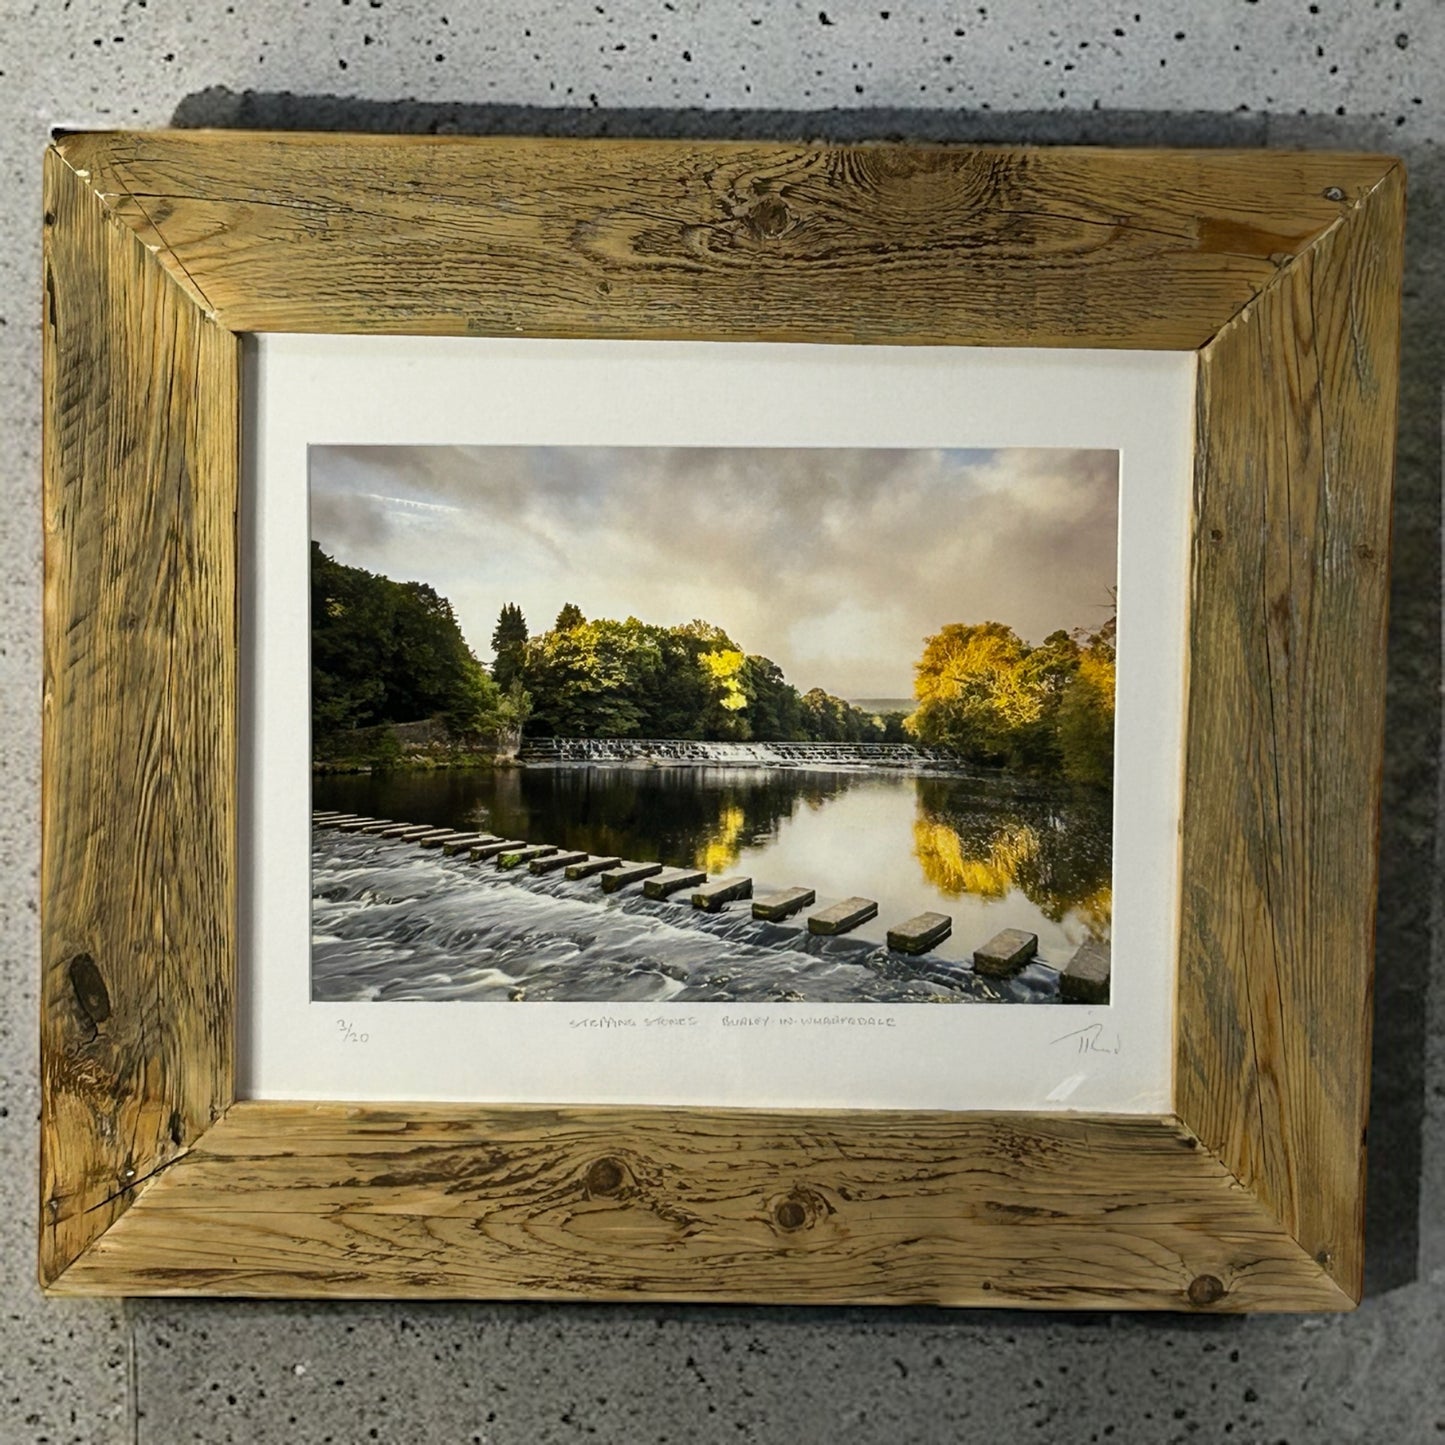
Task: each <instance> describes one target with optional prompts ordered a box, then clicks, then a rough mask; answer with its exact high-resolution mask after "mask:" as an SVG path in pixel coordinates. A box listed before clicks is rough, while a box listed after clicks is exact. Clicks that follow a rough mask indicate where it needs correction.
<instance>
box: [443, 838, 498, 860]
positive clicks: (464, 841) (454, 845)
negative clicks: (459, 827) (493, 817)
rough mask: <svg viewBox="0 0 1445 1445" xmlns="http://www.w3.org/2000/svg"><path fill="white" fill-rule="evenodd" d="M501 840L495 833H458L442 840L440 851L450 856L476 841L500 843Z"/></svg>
mask: <svg viewBox="0 0 1445 1445" xmlns="http://www.w3.org/2000/svg"><path fill="white" fill-rule="evenodd" d="M503 841H504V840H503V839H501V838H499V837H497V835H496V834H495V833H459V834H458V835H457V836H456V837H455V838H446V839H444V840H443V841H442V852H443V853H445V854H446V855H447V857H448V858H450V857H451V856H452V855H453V854H454V853H460V852H462V850H463V849H465V848H470V847H472V846H473V845H474V844H477V843H501V842H503Z"/></svg>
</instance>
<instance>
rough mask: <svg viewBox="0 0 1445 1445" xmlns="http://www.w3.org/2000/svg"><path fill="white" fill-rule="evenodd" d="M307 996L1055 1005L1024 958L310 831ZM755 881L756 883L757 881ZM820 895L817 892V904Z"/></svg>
mask: <svg viewBox="0 0 1445 1445" xmlns="http://www.w3.org/2000/svg"><path fill="white" fill-rule="evenodd" d="M311 863H312V896H313V907H312V933H313V942H312V996H313V997H314V998H315V999H317V1000H326V1001H350V1000H361V999H379V1000H388V1001H394V1000H405V999H430V1000H442V999H456V1000H463V999H470V1000H483V1001H491V1000H498V1001H503V1002H505V1001H552V1002H560V1001H567V1002H590V1001H595V1002H604V1001H605V1002H613V1003H615V1002H627V1001H635V1002H664V1001H668V1000H677V1001H680V1002H690V1003H700V1002H708V1001H716V1002H739V1001H753V1002H788V1001H793V1002H798V1001H806V1002H818V1003H874V1002H895V1003H896V1002H919V1003H925V1002H936V1003H945V1002H946V1003H964V1002H990V1001H992V1002H1017V1003H1042V1002H1051V1001H1056V999H1057V982H1058V980H1057V974H1056V973H1055V972H1054V971H1053V970H1052V969H1050V968H1047V967H1045V966H1043V965H1041V964H1031V965H1029V966H1028V967H1027V968H1025V969H1024V971H1023V972H1022V973H1020V974H1019V975H1017V976H1016V977H1015V978H1013V979H1009V980H993V979H989V980H985V979H981V978H978V977H976V976H975V975H974V974H973V973H972V971H971V970H969V969H968V968H966V967H964V966H962V965H960V964H959V963H956V962H946V961H943V960H938V959H933V960H930V959H928V958H920V959H916V960H911V961H904V960H903V959H901V958H900V957H899V956H898V955H896V954H890V953H889V952H888V950H887V949H886V948H884V947H883V946H881V944H880V943H879V942H877V941H876V939H875V940H870V939H868V938H861V939H860V938H858V937H856V936H845V937H842V938H818V937H813V936H811V935H809V934H808V933H807V932H806V931H805V930H804V929H803V928H802V927H800V926H798V925H796V924H789V925H778V924H771V923H765V922H762V921H760V920H756V919H754V918H752V916H751V912H750V910H749V908H748V906H747V904H745V903H743V904H738V905H735V906H733V907H732V908H730V909H729V910H728V911H726V912H723V913H719V914H705V913H702V912H700V911H698V910H696V909H694V908H692V907H691V905H690V904H689V903H688V902H687V901H686V895H680V896H681V897H682V898H683V901H682V902H655V901H653V900H650V899H645V898H643V897H642V894H641V890H640V889H638V888H636V887H633V888H630V889H627V890H625V891H623V892H621V893H615V894H605V893H603V892H602V890H601V888H600V887H599V886H598V884H597V882H596V880H595V879H591V880H577V881H575V882H569V881H567V880H565V879H564V878H562V877H560V876H559V875H557V874H549V875H546V876H544V877H534V876H532V875H531V874H529V873H527V872H526V871H525V870H519V871H510V872H503V871H501V870H498V869H497V868H495V867H494V866H492V865H491V864H489V863H473V862H470V861H469V860H468V859H466V858H464V857H450V858H449V857H445V856H444V855H442V854H440V853H439V852H436V851H432V850H426V851H423V850H421V849H418V848H416V847H415V846H414V845H407V844H403V843H397V842H391V841H384V840H380V839H375V838H369V837H361V836H358V835H355V834H351V835H347V834H338V833H335V832H330V831H322V830H318V831H317V832H315V833H314V834H313V838H312V851H311ZM758 887H759V891H760V892H761V891H763V889H762V884H761V883H760V884H759V885H758ZM820 901H821V900H820Z"/></svg>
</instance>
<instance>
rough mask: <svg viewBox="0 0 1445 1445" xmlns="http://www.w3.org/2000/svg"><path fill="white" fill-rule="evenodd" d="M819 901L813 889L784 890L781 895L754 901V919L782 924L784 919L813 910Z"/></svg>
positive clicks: (776, 894)
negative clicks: (803, 911) (804, 910)
mask: <svg viewBox="0 0 1445 1445" xmlns="http://www.w3.org/2000/svg"><path fill="white" fill-rule="evenodd" d="M817 901H818V895H817V894H816V893H815V892H814V891H813V890H812V889H811V888H784V889H783V890H782V891H781V892H780V893H769V894H766V895H765V896H764V897H762V898H755V899H753V917H754V918H766V919H767V920H768V922H769V923H781V922H782V921H783V919H785V918H790V917H792V915H793V914H795V913H801V912H802V910H803V909H805V908H811V907H812V906H813V904H815V903H816V902H817Z"/></svg>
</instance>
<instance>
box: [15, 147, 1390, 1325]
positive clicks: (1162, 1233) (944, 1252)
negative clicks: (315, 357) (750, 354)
mask: <svg viewBox="0 0 1445 1445" xmlns="http://www.w3.org/2000/svg"><path fill="white" fill-rule="evenodd" d="M46 174H47V192H46V206H47V239H46V316H45V367H46V375H45V409H46V439H45V473H46V476H45V487H46V604H45V605H46V644H45V648H46V650H45V669H46V671H45V744H44V767H45V779H44V801H43V818H44V857H43V863H42V895H43V896H42V902H43V907H44V920H43V929H42V936H43V943H42V947H43V958H42V969H43V978H42V989H41V1003H42V1021H41V1029H42V1067H43V1079H42V1088H43V1096H44V1104H43V1118H42V1179H41V1187H42V1200H41V1203H42V1221H41V1234H42V1242H41V1275H42V1279H43V1280H44V1281H45V1282H46V1284H47V1286H48V1287H50V1288H51V1289H53V1290H55V1291H56V1292H63V1293H78V1294H95V1293H100V1294H114V1293H190V1292H206V1293H228V1294H289V1295H363V1296H366V1295H452V1296H467V1297H472V1296H490V1297H511V1298H589V1299H639V1298H647V1299H708V1300H774V1301H780V1302H781V1301H796V1302H815V1303H821V1302H864V1301H878V1302H885V1301H886V1302H914V1303H923V1302H938V1303H948V1304H1012V1305H1022V1304H1027V1305H1039V1306H1049V1307H1069V1306H1102V1307H1110V1308H1114V1307H1138V1308H1194V1309H1209V1310H1226V1311H1234V1310H1256V1309H1334V1308H1346V1307H1348V1305H1349V1304H1350V1302H1351V1300H1352V1298H1353V1297H1354V1296H1355V1295H1356V1294H1357V1293H1358V1288H1359V1281H1360V1245H1361V1197H1360V1179H1361V1177H1362V1167H1363V1156H1362V1143H1361V1130H1362V1127H1363V1122H1364V1109H1365V1094H1364V1090H1365V1083H1366V1077H1367V1073H1366V1067H1365V1063H1366V1050H1367V1048H1368V1029H1369V976H1370V968H1369V957H1370V945H1371V924H1372V916H1371V915H1372V906H1373V878H1374V841H1375V821H1376V809H1377V806H1378V801H1377V800H1378V786H1379V765H1380V741H1381V714H1382V706H1383V704H1382V697H1383V686H1382V682H1383V679H1382V669H1383V652H1384V604H1385V558H1386V554H1387V549H1388V517H1389V474H1390V467H1391V439H1392V428H1393V418H1394V406H1395V369H1396V358H1395V354H1394V350H1395V345H1396V332H1397V308H1398V285H1399V268H1400V254H1399V253H1400V231H1401V226H1400V219H1401V218H1400V205H1401V182H1400V176H1399V172H1398V170H1396V169H1394V168H1393V163H1391V162H1389V161H1387V160H1382V159H1379V158H1370V157H1358V156H1333V155H1313V156H1312V155H1283V154H1271V153H1253V154H1240V153H1228V152H1208V153H1163V152H1117V153H1116V152H1107V151H1077V150H1059V151H1031V150H988V151H980V150H951V149H911V148H902V147H853V148H824V149H816V150H814V149H806V148H802V147H797V146H778V145H758V144H738V145H726V144H718V143H707V142H685V143H676V144H674V143H666V142H647V143H634V142H622V143H619V142H557V141H552V142H548V141H517V140H500V139H482V140H455V139H435V140H434V139H416V138H394V137H338V136H323V137H314V136H275V135H260V136H239V135H235V134H229V135H207V134H203V133H176V134H169V135H166V134H162V135H150V136H144V135H94V136H71V137H67V138H66V139H64V140H63V141H62V142H60V143H59V147H58V148H57V149H56V150H55V151H53V152H52V154H51V155H50V156H48V158H47V172H46ZM280 329H288V330H320V331H337V332H420V333H456V334H460V333H467V332H472V333H477V334H513V333H521V334H530V335H558V336H571V335H590V336H603V337H608V336H615V337H673V336H682V337H701V338H711V339H716V340H740V339H755V338H762V339H779V340H800V341H845V342H848V341H858V342H909V343H918V342H938V343H941V344H969V343H972V344H1001V345H1069V346H1083V345H1099V346H1126V347H1134V348H1141V347H1176V348H1179V347H1182V348H1195V347H1203V348H1204V350H1203V354H1202V356H1201V365H1200V393H1199V404H1198V455H1197V467H1196V479H1195V481H1196V489H1197V496H1196V537H1195V557H1194V577H1193V586H1194V592H1193V601H1192V623H1191V629H1192V630H1191V647H1192V657H1191V663H1190V701H1189V712H1188V728H1189V738H1188V748H1187V757H1186V768H1187V783H1186V817H1185V820H1184V884H1183V928H1182V937H1181V962H1180V983H1179V995H1178V1014H1179V1019H1180V1026H1179V1031H1178V1042H1177V1070H1176V1094H1177V1097H1176V1108H1177V1112H1178V1114H1179V1116H1180V1117H1179V1118H1178V1119H1177V1120H1176V1119H1173V1118H1170V1119H1131V1118H1127V1117H1110V1118H1103V1117H1081V1116H1072V1115H1067V1114H1047V1115H1042V1116H1023V1115H973V1114H961V1115H960V1114H954V1115H935V1114H890V1113H876V1114H850V1115H822V1114H814V1113H808V1112H790V1113H758V1112H752V1111H724V1110H707V1109H689V1110H638V1109H593V1110H582V1109H568V1110H557V1109H548V1108H541V1107H538V1108H515V1109H481V1108H464V1107H455V1108H442V1107H437V1106H414V1107H413V1106H407V1107H405V1108H386V1107H378V1106H365V1107H347V1106H336V1105H333V1106H312V1105H287V1104H248V1103H235V1102H234V1097H233V1095H234V1091H233V1076H232V1049H233V1026H234V1018H235V999H234V990H233V981H232V980H233V972H234V966H235V953H236V939H235V928H234V876H235V849H236V839H235V777H234V762H235V748H236V738H235V716H236V713H235V702H236V698H235V665H236V658H235V636H236V616H237V609H236V595H235V589H236V576H235V502H236V488H237V473H238V434H237V433H238V424H237V418H238V414H239V386H240V373H239V354H238V353H239V344H238V338H237V336H236V335H234V334H233V333H234V332H237V331H241V330H280ZM1125 605H1126V606H1127V601H1126V604H1125Z"/></svg>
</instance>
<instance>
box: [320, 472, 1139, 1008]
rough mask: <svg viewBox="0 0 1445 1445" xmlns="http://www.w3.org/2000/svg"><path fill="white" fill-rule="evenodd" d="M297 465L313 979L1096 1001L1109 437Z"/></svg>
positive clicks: (338, 997)
mask: <svg viewBox="0 0 1445 1445" xmlns="http://www.w3.org/2000/svg"><path fill="white" fill-rule="evenodd" d="M309 472H310V478H309V480H310V508H311V538H312V540H311V578H310V581H311V615H310V628H311V670H312V671H311V676H312V683H311V704H312V706H311V729H312V771H313V778H312V805H313V814H312V848H311V867H312V950H311V957H312V977H311V991H312V997H313V999H315V1000H317V1001H336V1002H342V1001H369V1000H379V1001H388V1002H399V1001H406V1000H433V1001H441V1000H447V1001H452V1000H456V1001H462V1000H469V1001H477V1002H501V1003H506V1002H519V1003H526V1002H570V1003H606V1004H621V1003H630V1002H646V1003H666V1002H681V1003H707V1002H722V1003H730V1004H738V1003H749V1002H756V1003H790V1002H793V1003H832V1004H867V1003H908V1002H917V1003H1070V1002H1078V1003H1106V1002H1108V1001H1109V997H1110V976H1111V959H1110V924H1111V915H1112V898H1113V890H1112V853H1113V806H1112V781H1113V774H1114V726H1113V722H1114V674H1115V629H1116V621H1117V618H1116V606H1117V552H1118V478H1119V466H1118V454H1117V453H1116V452H1113V451H1102V450H1087V451H1086V450H1065V449H1023V448H1008V449H996V450H939V449H921V448H919V449H879V448H850V449H830V448H817V447H809V448H745V447H691V448H675V447H672V448H669V447H577V446H567V447H545V446H529V447H509V446H484V447H456V446H356V447H348V446H313V447H311V448H310V450H309Z"/></svg>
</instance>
